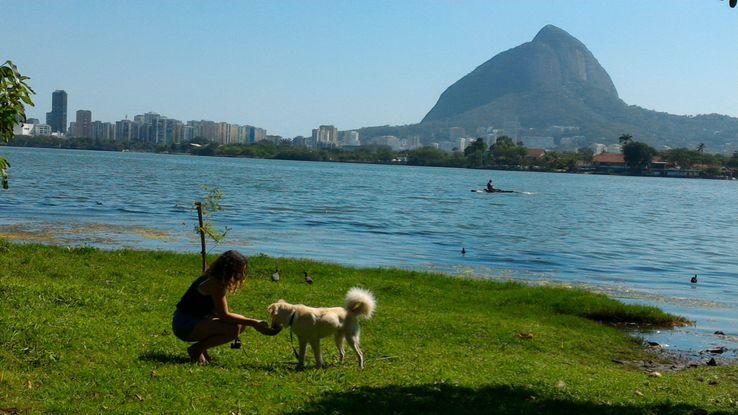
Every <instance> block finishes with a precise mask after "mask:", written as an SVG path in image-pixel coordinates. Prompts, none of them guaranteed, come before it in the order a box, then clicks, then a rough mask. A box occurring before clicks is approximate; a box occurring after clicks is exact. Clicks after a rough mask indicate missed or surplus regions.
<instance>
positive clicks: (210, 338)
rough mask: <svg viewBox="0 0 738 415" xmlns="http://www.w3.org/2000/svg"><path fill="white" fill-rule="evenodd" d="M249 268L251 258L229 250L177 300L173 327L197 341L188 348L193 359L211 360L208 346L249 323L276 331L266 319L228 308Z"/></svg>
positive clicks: (235, 335)
mask: <svg viewBox="0 0 738 415" xmlns="http://www.w3.org/2000/svg"><path fill="white" fill-rule="evenodd" d="M247 272H248V259H247V258H246V257H245V256H244V255H243V254H241V253H240V252H238V251H227V252H225V253H223V254H222V255H221V256H219V257H218V258H217V259H216V260H215V262H213V263H212V264H211V265H210V267H208V269H207V270H206V271H205V273H204V274H203V275H202V276H200V277H199V278H197V279H196V280H195V281H193V282H192V284H191V285H190V288H188V289H187V292H185V294H184V295H183V296H182V299H181V300H180V301H179V303H178V304H177V310H176V311H175V312H174V316H173V317H172V331H174V334H175V335H176V336H177V337H178V338H179V339H180V340H184V341H186V342H194V344H193V345H191V346H190V347H189V348H187V353H189V355H190V359H191V360H192V362H195V363H200V364H207V363H208V362H210V356H209V355H208V349H210V348H211V347H215V346H220V345H221V344H225V343H228V342H231V341H233V340H235V339H236V338H238V336H239V335H240V334H241V332H243V330H244V328H246V327H247V326H251V327H254V328H255V329H256V330H258V331H259V332H261V333H264V334H273V333H271V329H270V328H269V324H268V323H267V322H266V321H260V320H254V319H250V318H247V317H244V316H242V315H240V314H236V313H233V312H231V311H230V310H229V309H228V301H227V300H226V296H227V295H228V293H233V292H235V291H236V290H238V289H239V288H241V286H242V285H243V281H244V280H245V279H246V274H247Z"/></svg>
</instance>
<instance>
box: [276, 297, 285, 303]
mask: <svg viewBox="0 0 738 415" xmlns="http://www.w3.org/2000/svg"><path fill="white" fill-rule="evenodd" d="M277 302H278V303H286V302H287V301H284V300H283V299H281V298H280V299H279V300H277Z"/></svg>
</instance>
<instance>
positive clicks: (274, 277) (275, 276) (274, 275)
mask: <svg viewBox="0 0 738 415" xmlns="http://www.w3.org/2000/svg"><path fill="white" fill-rule="evenodd" d="M272 281H274V282H277V281H279V268H274V273H272Z"/></svg>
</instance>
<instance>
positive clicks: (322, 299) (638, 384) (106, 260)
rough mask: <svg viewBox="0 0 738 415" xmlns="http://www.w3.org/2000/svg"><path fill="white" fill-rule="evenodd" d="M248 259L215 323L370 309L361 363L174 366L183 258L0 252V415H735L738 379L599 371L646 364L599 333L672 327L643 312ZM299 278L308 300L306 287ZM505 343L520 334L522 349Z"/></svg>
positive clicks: (273, 342)
mask: <svg viewBox="0 0 738 415" xmlns="http://www.w3.org/2000/svg"><path fill="white" fill-rule="evenodd" d="M274 266H275V260H274V259H271V258H266V257H255V258H253V261H252V269H251V274H252V278H251V280H249V281H248V282H247V283H246V285H245V287H244V289H243V291H242V292H240V293H238V294H236V295H235V296H233V297H231V299H230V303H231V307H232V308H233V309H234V310H235V311H237V312H241V313H243V314H245V315H248V316H253V317H255V318H266V311H265V309H266V306H267V305H268V304H269V303H271V302H273V301H275V300H276V299H278V298H284V299H286V300H288V301H292V302H303V303H305V304H310V305H326V306H327V305H340V304H341V303H342V299H343V296H344V294H345V292H346V290H347V289H348V288H349V287H351V286H354V285H358V286H362V287H365V288H369V289H371V290H372V291H374V293H375V294H376V296H377V301H378V310H377V315H376V317H375V318H374V319H372V320H370V321H368V322H365V324H363V330H362V348H363V349H364V352H365V354H366V356H367V358H368V361H367V368H366V369H364V370H360V369H358V367H357V365H356V359H355V355H353V354H352V353H351V352H349V353H348V361H347V362H345V363H343V364H339V363H337V356H336V352H335V350H334V348H333V347H332V341H331V339H327V341H325V342H324V347H323V349H324V356H325V358H326V361H327V362H328V364H329V367H328V368H327V369H323V370H314V369H312V364H313V361H312V359H309V360H308V370H305V371H302V372H298V371H295V369H294V367H295V362H294V358H293V357H292V355H291V352H290V349H289V335H288V334H287V333H286V332H283V333H281V334H280V335H278V336H276V337H264V336H260V335H258V334H256V333H255V332H253V331H250V332H247V333H245V335H244V336H243V341H244V348H243V349H242V351H236V350H230V349H228V348H227V347H223V348H220V349H216V350H214V352H213V353H212V355H213V357H214V358H215V359H216V362H215V364H213V365H210V366H205V367H200V366H193V365H191V364H189V363H187V361H186V359H185V357H186V354H185V351H184V348H185V347H184V344H183V343H182V342H180V341H178V340H177V339H176V338H175V337H174V336H172V334H171V328H170V316H171V313H172V311H173V308H174V304H175V303H176V302H177V300H178V299H179V297H180V295H181V294H182V293H183V292H184V290H185V289H186V287H187V286H188V285H189V283H190V282H191V280H192V279H193V278H194V277H195V276H196V274H197V270H198V269H199V262H198V258H197V256H196V255H178V254H170V253H159V252H139V251H116V252H103V251H97V250H94V249H89V248H78V249H71V250H70V249H66V248H54V247H43V246H19V245H13V244H6V243H2V244H0V413H3V411H4V412H13V411H16V412H19V413H109V412H117V413H132V412H135V413H244V414H245V413H294V414H299V413H309V414H319V413H353V414H357V413H367V414H368V413H372V414H378V413H393V412H394V413H456V412H458V413H466V414H469V413H502V414H507V413H510V414H512V413H537V412H545V413H561V414H571V413H598V414H630V413H633V414H651V413H680V414H681V413H683V414H689V413H692V412H693V411H695V410H697V409H707V410H708V411H714V412H715V413H726V414H727V413H734V412H735V411H736V409H737V407H736V406H735V405H734V403H733V400H735V399H738V396H736V392H735V391H736V386H737V385H738V381H737V379H738V369H736V368H729V367H718V368H707V367H702V368H697V369H692V370H687V371H682V372H676V373H665V374H663V376H661V377H652V376H649V375H647V374H645V373H643V372H642V371H640V370H638V369H637V368H635V367H631V366H629V365H623V364H618V363H616V362H613V360H620V361H637V360H642V359H648V358H649V356H647V355H646V354H645V352H644V351H643V350H642V349H641V348H640V347H639V343H638V341H637V340H635V339H633V338H631V337H629V336H628V335H626V334H625V333H623V332H622V331H620V330H619V329H617V328H614V327H613V326H612V325H610V324H602V323H600V322H598V321H597V320H604V321H608V322H613V323H619V322H639V323H651V324H658V325H664V324H667V325H668V324H671V323H674V322H676V320H675V318H674V317H673V316H669V315H667V314H664V313H662V312H660V311H658V310H657V309H654V308H648V307H637V306H629V305H623V304H621V303H619V302H616V301H613V300H610V299H608V298H606V297H604V296H602V295H597V294H591V293H587V292H583V291H577V290H568V289H556V288H540V287H528V286H523V285H518V284H509V283H494V282H483V281H470V280H460V279H454V278H448V277H444V276H439V275H433V274H425V273H417V272H406V271H399V270H384V269H353V268H346V267H341V266H336V265H327V264H319V263H315V262H310V261H304V260H284V259H280V260H279V267H280V268H281V269H282V281H280V282H279V283H273V282H271V281H270V279H269V274H270V273H271V269H273V268H274ZM303 269H307V270H309V271H310V272H311V274H312V275H313V276H314V279H315V283H314V284H313V285H312V286H308V285H306V284H305V283H304V282H303V281H302V278H301V271H302V270H303ZM519 333H532V335H533V338H532V339H524V338H520V337H519V336H518V334H519Z"/></svg>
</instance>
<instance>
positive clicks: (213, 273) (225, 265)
mask: <svg viewBox="0 0 738 415" xmlns="http://www.w3.org/2000/svg"><path fill="white" fill-rule="evenodd" d="M248 272H249V259H248V258H246V256H245V255H244V254H242V253H240V252H238V251H234V250H230V251H226V252H223V253H222V254H221V255H220V256H219V257H218V258H216V259H215V261H213V263H212V264H210V266H209V267H208V269H207V270H205V274H204V275H207V276H208V277H209V278H214V279H217V280H218V281H220V282H221V283H222V284H223V285H224V286H225V287H226V289H227V290H228V292H231V293H232V292H235V291H237V290H238V289H240V288H241V286H242V285H243V281H244V280H245V279H246V276H247V275H248Z"/></svg>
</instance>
